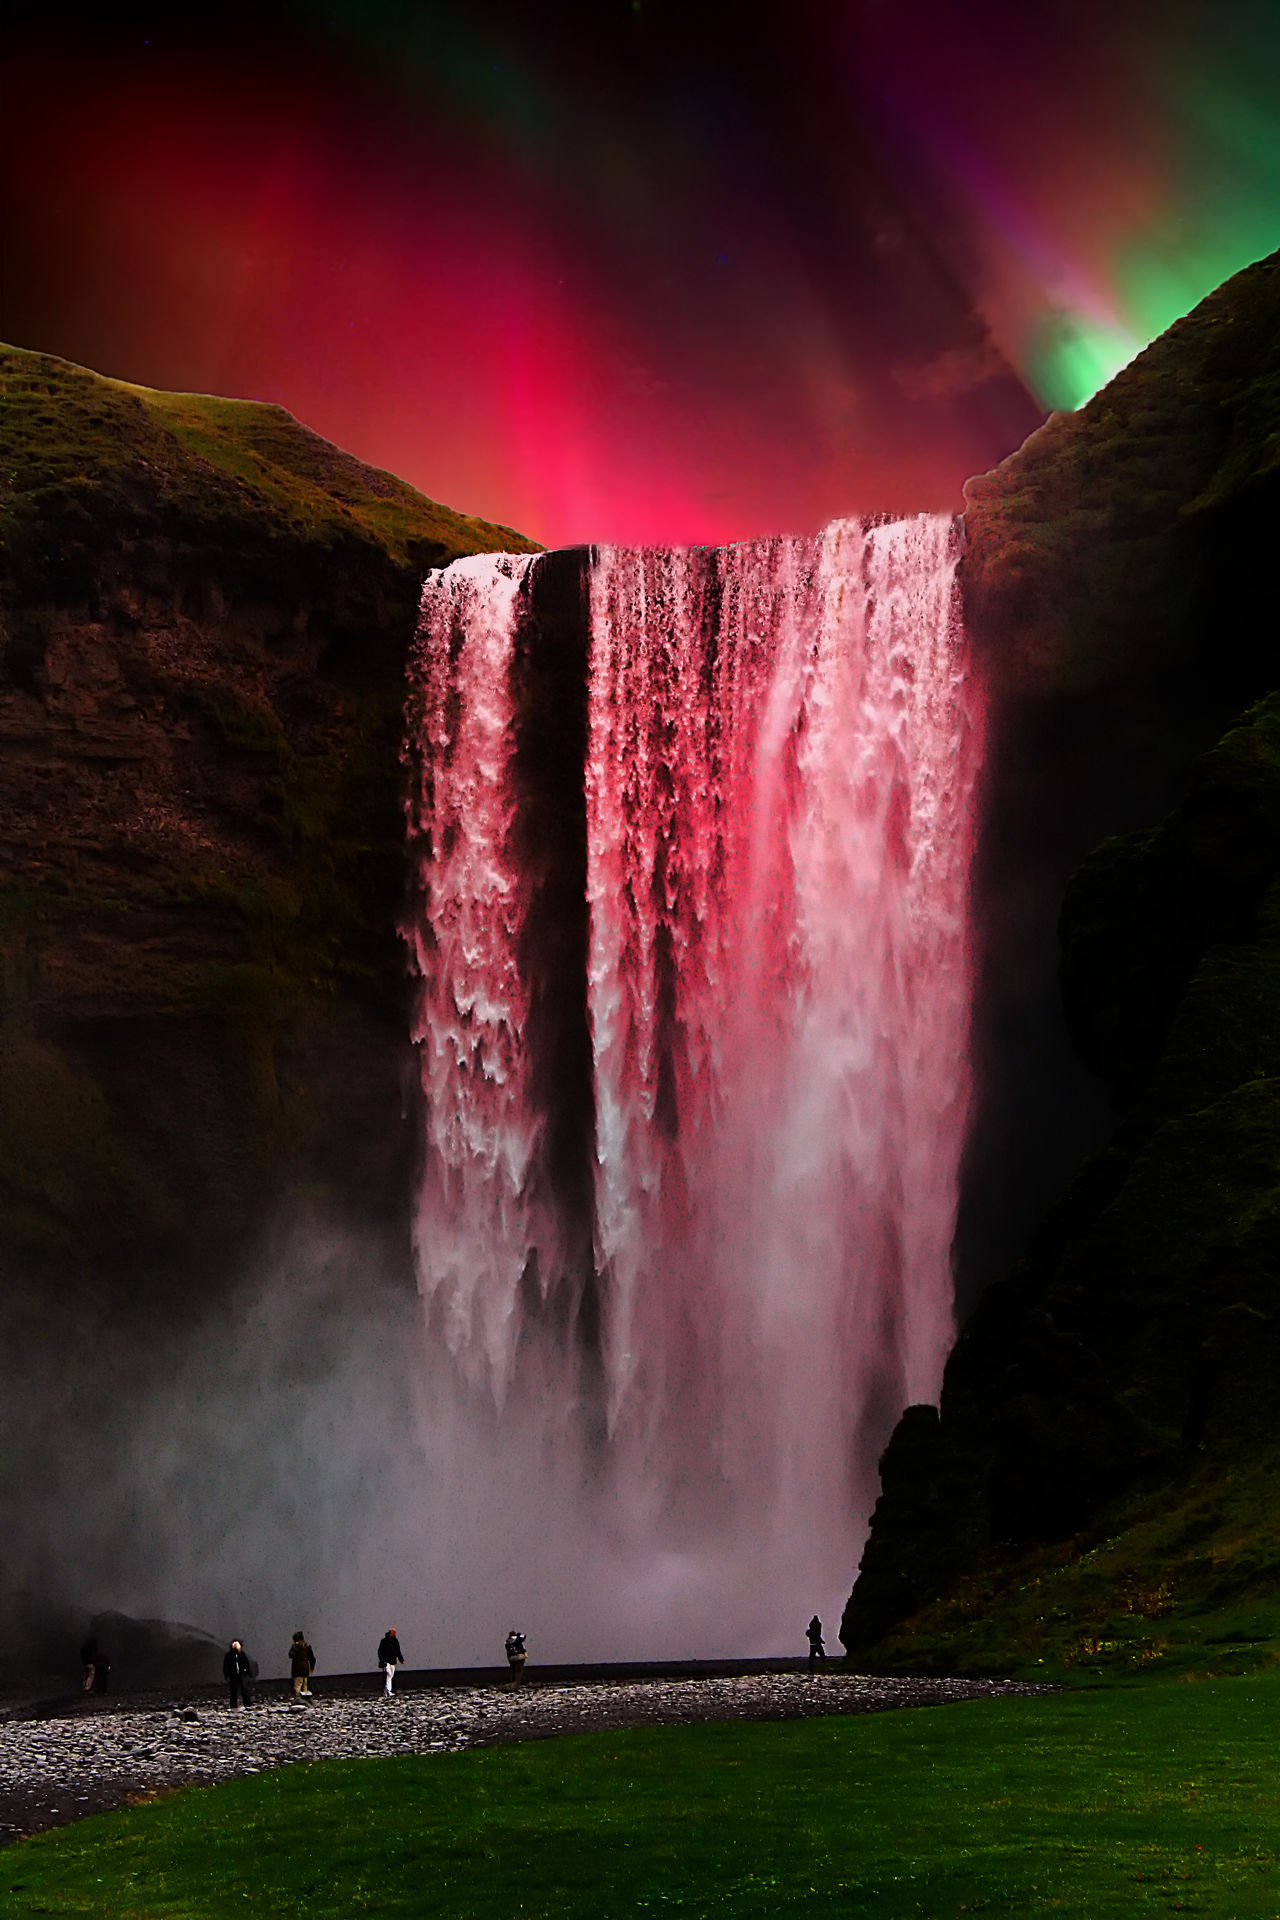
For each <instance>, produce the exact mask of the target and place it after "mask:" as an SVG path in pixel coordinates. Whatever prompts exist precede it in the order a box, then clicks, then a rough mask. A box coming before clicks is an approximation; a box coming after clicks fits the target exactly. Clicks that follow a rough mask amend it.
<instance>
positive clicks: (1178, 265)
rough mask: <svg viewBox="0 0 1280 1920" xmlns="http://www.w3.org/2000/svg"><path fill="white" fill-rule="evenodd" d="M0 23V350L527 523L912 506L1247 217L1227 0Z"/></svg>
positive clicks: (1263, 167) (1266, 220) (943, 491)
mask: <svg viewBox="0 0 1280 1920" xmlns="http://www.w3.org/2000/svg"><path fill="white" fill-rule="evenodd" d="M25 16H26V9H25V8H23V7H22V6H21V5H20V4H19V5H15V7H14V8H13V9H11V10H9V12H8V16H7V21H6V28H5V32H6V38H7V53H8V57H7V59H6V103H5V104H6V113H5V116H4V119H3V124H0V166H3V169H4V176H5V180H6V189H7V191H6V209H5V218H6V222H7V226H8V234H7V245H6V265H7V270H8V283H7V286H6V287H5V289H4V292H3V298H2V299H0V337H3V338H6V339H9V340H12V341H14V342H16V343H17V344H19V345H22V346H28V347H34V348H38V349H43V350H45V351H49V352H55V353H60V354H63V355H64V356H66V357H67V358H70V359H73V360H77V361H80V362H82V363H83V364H85V365H89V366H92V367H95V368H96V369H98V370H99V371H101V372H105V373H109V374H114V375H116V376H118V377H121V378H125V379H129V380H135V381H139V382H143V383H147V384H151V385H155V386H168V387H177V388H194V389H201V390H212V391H216V392H222V393H228V394H238V395H245V396H250V397H253V396H257V397H261V398H267V399H272V400H277V401H280V402H282V403H283V404H284V405H285V406H287V407H289V408H290V410H291V411H292V412H294V413H295V414H297V415H298V416H299V418H301V419H303V420H305V421H306V422H307V423H308V424H309V425H311V426H313V427H315V428H316V429H317V430H318V431H320V432H321V433H323V434H326V435H327V436H328V437H330V438H331V439H333V440H336V441H337V442H339V443H340V444H341V445H343V446H345V447H348V448H349V449H350V450H351V451H352V452H354V453H356V454H358V455H360V456H361V457H362V458H364V459H367V460H370V461H372V462H374V463H375V464H377V465H380V466H385V467H389V468H391V469H393V470H394V471H396V472H398V473H400V474H402V475H403V476H404V477H405V478H406V479H409V480H411V481H412V482H413V483H414V484H415V485H417V486H419V487H420V488H422V490H423V491H424V492H426V493H428V494H430V495H432V496H433V497H434V498H436V499H440V500H443V501H445V502H447V503H448V504H450V505H452V506H456V507H460V508H463V509H466V510H468V511H471V512H476V513H481V514H484V515H486V516H487V517H489V518H492V519H497V520H500V521H505V522H507V523H508V524H511V525H514V526H518V527H520V528H521V529H522V530H524V531H527V532H529V533H531V534H533V535H535V536H537V537H539V538H541V539H543V540H545V541H547V542H548V543H556V544H559V543H566V542H571V541H576V540H583V539H592V540H599V541H608V540H614V541H631V542H638V541H671V542H676V541H683V542H695V543H696V542H711V541H723V540H732V539H738V538H743V537H747V536H751V535H754V534H758V533H763V532H775V531H785V530H792V531H804V530H807V529H812V528H815V527H817V526H818V525H820V524H821V523H822V522H824V521H826V520H828V519H830V518H832V517H834V516H837V515H840V514H846V513H851V512H859V511H868V510H879V509H884V510H917V509H926V510H927V509H943V510H949V509H953V508H955V507H956V506H957V505H958V504H959V497H960V487H961V483H962V481H963V480H964V478H965V477H966V476H967V475H968V474H969V473H972V472H975V471H978V470H981V469H983V468H985V467H987V466H990V465H991V464H993V463H994V462H995V461H996V460H998V459H999V458H1001V457H1002V456H1003V455H1004V454H1005V453H1007V452H1008V451H1010V450H1011V449H1012V448H1013V447H1015V446H1016V445H1017V444H1018V443H1019V442H1020V441H1021V439H1022V438H1023V437H1024V436H1025V435H1026V433H1027V432H1028V431H1030V429H1031V428H1032V427H1033V426H1034V425H1035V424H1036V423H1037V421H1038V420H1039V419H1040V418H1042V417H1043V413H1044V411H1045V410H1046V409H1047V408H1048V407H1050V406H1074V405H1078V404H1080V403H1081V402H1082V401H1083V400H1084V399H1085V398H1087V397H1088V395H1089V394H1090V393H1091V392H1093V391H1094V390H1095V389H1096V388H1097V387H1098V386H1099V385H1100V384H1101V383H1102V382H1103V381H1104V380H1105V379H1106V378H1108V377H1109V375H1110V374H1111V373H1113V372H1114V371H1115V370H1116V368H1117V367H1118V366H1120V365H1122V364H1123V363H1124V361H1125V360H1126V359H1128V358H1129V357H1130V356H1131V355H1132V354H1133V353H1134V352H1135V351H1136V350H1137V349H1138V348H1139V347H1140V346H1141V345H1142V344H1143V343H1144V341H1146V340H1148V339H1150V338H1151V337H1153V335H1154V334H1155V333H1156V332H1158V331H1159V330H1160V329H1161V328H1163V327H1164V326H1167V325H1168V324H1169V323H1170V321H1171V320H1173V319H1174V318H1175V317H1176V316H1177V315H1178V314H1179V313H1181V312H1185V311H1187V310H1188V308H1189V307H1190V306H1191V305H1193V304H1194V302H1195V301H1196V300H1197V299H1198V298H1199V297H1201V295H1203V294H1204V293H1205V292H1207V291H1208V290H1209V288H1210V287H1211V286H1213V285H1214V284H1216V283H1217V282H1218V281H1219V280H1221V279H1223V278H1225V277H1226V275H1227V274H1229V273H1230V272H1232V271H1234V270H1235V269H1236V268H1238V267H1240V266H1242V265H1244V264H1245V263H1246V262H1247V261H1248V260H1250V259H1253V258H1256V257H1258V256H1259V255H1261V254H1262V253H1264V252H1266V251H1268V250H1269V249H1270V248H1271V247H1273V246H1274V245H1275V244H1276V239H1277V237H1278V236H1277V232H1276V222H1275V214H1274V209H1275V207H1276V206H1277V205H1278V204H1280V126H1278V118H1280V117H1278V116H1277V113H1276V107H1275V102H1276V100H1277V98H1280V23H1278V22H1277V18H1276V16H1275V15H1274V12H1273V11H1272V10H1268V9H1267V8H1266V6H1265V5H1263V4H1262V0H1222V3H1221V5H1220V6H1218V7H1217V8H1215V9H1214V10H1213V15H1212V19H1211V20H1209V19H1208V18H1207V17H1206V16H1205V10H1204V9H1197V8H1196V7H1195V6H1194V5H1193V4H1192V3H1191V0H1160V4H1159V5H1157V4H1156V0H1133V4H1132V5H1130V6H1126V7H1121V8H1115V7H1110V8H1108V9H1106V10H1102V9H1097V10H1091V9H1089V8H1088V7H1085V8H1083V9H1081V8H1080V7H1079V6H1073V7H1070V8H1068V7H1067V6H1066V5H1065V0H1045V4H1044V5H1043V6H1041V7H1038V8H1036V9H1034V10H1032V11H1030V12H1029V11H1028V9H1026V8H1025V7H1022V6H1019V5H1016V4H1015V3H1014V0H974V4H973V6H971V7H969V8H967V9H965V11H964V13H963V15H961V14H958V13H957V12H956V10H955V9H954V8H950V7H948V6H946V5H945V4H943V3H942V0H921V4H920V5H919V7H918V8H917V9H915V11H914V12H913V14H912V20H911V30H910V32H904V31H903V27H902V16H901V13H900V11H899V10H898V9H892V8H887V7H885V6H884V5H883V4H882V3H881V0H841V4H838V5H837V4H835V0H803V3H802V4H800V5H798V6H797V8H796V9H795V10H793V14H792V15H791V16H789V17H788V20H787V23H786V27H785V31H782V30H780V28H779V25H778V21H777V18H776V15H775V14H774V13H773V11H772V10H771V9H767V8H764V7H762V6H761V5H759V4H757V3H756V0H744V4H741V5H739V6H737V7H735V8H734V9H732V10H730V9H728V8H727V7H724V6H720V5H717V4H715V0H689V3H688V5H686V6H685V7H683V8H681V9H680V10H679V11H678V13H677V12H676V11H675V10H672V11H668V10H667V8H666V6H665V5H664V4H661V0H629V4H627V5H619V6H616V7H615V6H614V5H613V4H608V5H603V6H602V5H597V4H593V5H587V4H586V0H547V4H546V6H545V7H542V8H539V9H538V10H537V11H536V18H535V17H534V10H531V9H527V8H524V7H522V6H520V5H518V4H516V0H491V5H490V6H489V7H487V8H486V9H485V11H484V14H483V16H482V17H481V16H478V15H475V14H474V13H468V12H460V11H457V10H451V8H450V6H449V5H448V4H447V0H328V4H327V5H326V6H325V8H324V9H317V8H315V7H313V6H310V5H309V4H307V0H259V4H258V5H257V6H255V7H254V8H253V9H252V11H249V10H248V9H244V10H241V8H240V7H239V5H238V4H237V0H224V3H223V4H220V5H219V6H218V7H217V8H204V7H202V5H201V4H200V0H192V6H191V8H189V9H186V10H184V11H183V12H182V14H181V15H175V16H173V17H172V18H169V17H167V16H159V15H154V14H153V13H152V12H151V11H150V10H149V9H146V8H139V7H135V6H133V5H132V4H131V0H121V5H120V6H119V7H116V8H113V9H112V10H111V13H110V18H109V19H107V18H106V17H105V16H104V18H103V19H102V21H101V22H100V23H98V24H97V25H96V26H94V27H93V28H91V29H89V30H88V32H87V33H85V34H82V35H81V37H80V38H79V39H77V40H70V39H68V36H67V34H66V31H65V28H64V27H63V25H62V24H61V23H60V22H59V21H58V20H57V19H56V18H54V17H53V16H52V15H49V16H47V17H46V16H45V15H40V16H38V17H37V16H35V15H34V14H32V16H31V17H30V18H28V17H25Z"/></svg>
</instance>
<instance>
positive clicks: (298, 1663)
mask: <svg viewBox="0 0 1280 1920" xmlns="http://www.w3.org/2000/svg"><path fill="white" fill-rule="evenodd" d="M315 1670H316V1656H315V1654H314V1653H313V1652H312V1651H311V1647H310V1645H309V1643H308V1641H307V1636H306V1634H305V1633H304V1632H303V1631H302V1628H301V1627H299V1628H298V1631H297V1632H296V1633H295V1634H294V1636H293V1639H292V1641H291V1643H290V1646H289V1672H290V1673H291V1674H292V1676H293V1695H294V1698H295V1700H296V1699H305V1700H309V1699H310V1698H311V1676H312V1674H313V1673H314V1672H315Z"/></svg>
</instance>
